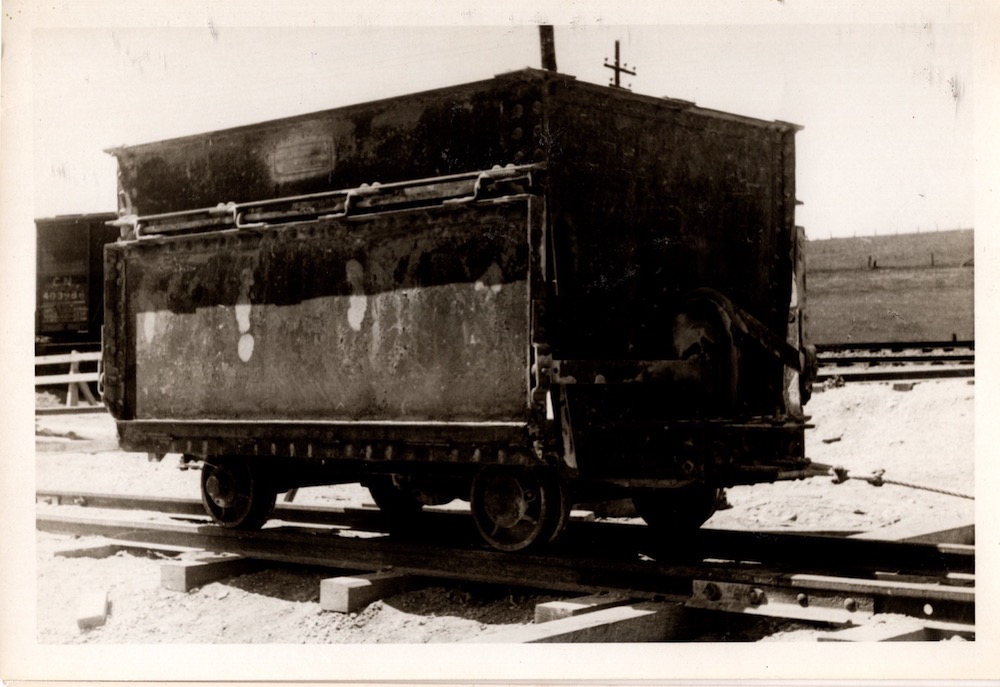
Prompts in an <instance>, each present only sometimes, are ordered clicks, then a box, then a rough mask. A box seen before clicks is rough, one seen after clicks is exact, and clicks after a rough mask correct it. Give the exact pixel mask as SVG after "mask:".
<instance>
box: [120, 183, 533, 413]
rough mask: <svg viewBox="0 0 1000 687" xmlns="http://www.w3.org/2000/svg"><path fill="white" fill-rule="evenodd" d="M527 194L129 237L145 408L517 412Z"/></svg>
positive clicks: (524, 386) (138, 383)
mask: <svg viewBox="0 0 1000 687" xmlns="http://www.w3.org/2000/svg"><path fill="white" fill-rule="evenodd" d="M528 214H529V209H528V201H527V200H526V199H524V198H521V199H519V200H513V201H508V202H504V203H497V204H489V205H478V206H475V205H452V206H443V207H437V208H433V209H424V210H419V211H417V210H411V211H405V212H398V213H391V214H387V215H377V216H375V215H373V216H370V217H366V218H363V219H355V220H319V221H315V222H307V223H301V224H296V225H288V226H285V227H278V228H257V229H242V230H240V231H238V232H216V233H212V234H202V235H197V236H190V237H184V236H182V237H176V238H169V239H166V238H164V239H144V240H139V241H135V242H132V243H130V244H128V245H125V246H123V247H121V249H120V255H121V261H122V262H124V264H125V268H124V284H125V285H126V288H125V292H124V295H123V296H122V298H123V299H124V305H125V315H124V316H125V322H126V323H127V326H125V327H124V328H125V329H126V330H127V332H123V333H122V334H120V336H124V341H125V346H126V351H127V354H126V355H127V361H126V363H125V367H126V373H127V374H126V377H127V379H128V382H129V383H128V384H127V385H126V389H125V390H124V394H125V401H126V405H127V407H128V409H129V410H128V411H127V414H128V415H129V416H131V417H134V418H135V419H139V420H142V419H176V420H193V419H216V420H248V419H258V420H281V421H323V420H341V421H343V420H350V421H394V422H418V421H518V420H523V419H525V418H526V417H527V415H528V413H529V397H528V392H529V390H528V383H529V379H528V376H527V374H526V369H527V367H528V359H529V332H528V324H529V319H528V318H529V302H528V291H529V287H528V278H529V277H528V261H529V249H528V232H529V228H528Z"/></svg>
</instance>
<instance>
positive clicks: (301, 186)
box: [103, 70, 815, 550]
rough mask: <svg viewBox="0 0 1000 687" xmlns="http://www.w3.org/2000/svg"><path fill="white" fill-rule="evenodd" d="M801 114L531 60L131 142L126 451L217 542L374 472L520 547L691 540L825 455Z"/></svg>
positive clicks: (122, 406) (122, 377)
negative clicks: (575, 519) (203, 514)
mask: <svg viewBox="0 0 1000 687" xmlns="http://www.w3.org/2000/svg"><path fill="white" fill-rule="evenodd" d="M796 128H797V127H795V126H794V125H791V124H786V123H783V122H767V121H761V120H756V119H750V118H746V117H739V116H734V115H730V114H724V113H720V112H715V111H710V110H706V109H702V108H698V107H696V106H694V105H693V104H692V103H688V102H684V101H679V100H671V99H666V98H653V97H646V96H641V95H635V94H633V93H631V92H628V91H625V90H622V89H617V88H609V87H599V86H593V85H589V84H585V83H581V82H578V81H576V80H575V79H574V78H572V77H569V76H566V75H561V74H556V73H553V72H547V71H539V70H524V71H518V72H513V73H509V74H504V75H501V76H497V77H495V78H493V79H489V80H485V81H482V82H478V83H472V84H467V85H462V86H456V87H449V88H444V89H440V90H435V91H430V92H424V93H418V94H414V95H409V96H404V97H399V98H394V99H391V100H384V101H378V102H371V103H365V104H360V105H356V106H351V107H344V108H340V109H335V110H329V111H325V112H319V113H316V114H310V115H304V116H299V117H294V118H289V119H282V120H278V121H270V122H265V123H261V124H255V125H251V126H245V127H240V128H235V129H230V130H225V131H217V132H212V133H207V134H202V135H196V136H190V137H186V138H180V139H174V140H169V141H163V142H157V143H149V144H145V145H136V146H128V147H123V148H118V149H115V150H113V151H111V152H112V154H113V155H114V156H115V157H116V158H117V160H118V165H119V184H120V193H119V196H120V199H121V208H120V218H119V220H118V224H119V225H120V226H121V227H122V231H123V235H124V237H125V238H123V239H122V240H121V241H119V242H118V243H116V244H112V245H109V246H108V247H107V249H106V251H105V263H106V264H105V269H106V282H105V284H106V286H105V288H106V290H105V304H106V315H105V325H104V357H103V375H104V377H103V384H104V399H105V402H106V404H107V406H108V408H109V409H110V412H111V413H112V415H113V416H114V418H115V419H116V421H117V426H118V434H119V438H120V441H121V444H122V446H123V447H124V448H125V449H127V450H132V451H141V452H152V453H181V454H185V455H186V456H187V458H189V459H193V460H200V461H203V466H202V498H203V501H204V503H205V506H206V509H207V510H208V512H209V513H210V514H211V515H212V516H213V518H214V519H215V521H216V522H218V523H219V524H221V525H223V526H227V527H237V528H255V527H259V526H261V525H262V524H263V523H264V522H265V520H266V519H267V517H268V514H269V513H270V511H271V509H272V508H273V506H274V503H275V497H276V494H277V493H281V492H283V491H286V490H289V489H293V488H296V487H301V486H307V485H321V484H334V483H346V482H361V483H362V484H364V485H366V486H367V487H368V488H369V489H370V491H371V493H372V496H373V498H374V500H375V502H376V503H377V504H378V505H379V507H380V508H381V509H382V510H384V511H386V513H387V514H388V515H389V516H390V519H391V521H393V522H397V523H410V524H412V523H414V522H418V521H419V520H418V518H417V517H416V516H417V514H418V511H419V510H420V508H421V507H422V506H424V505H433V504H440V503H444V502H447V501H450V500H452V499H455V498H459V499H468V500H469V501H470V504H471V510H472V515H473V519H474V521H475V523H476V526H477V528H478V530H479V532H480V533H481V535H482V536H483V538H484V539H485V540H486V541H487V542H488V543H489V544H490V545H492V546H494V547H496V548H499V549H502V550H519V549H523V548H526V547H529V546H534V545H541V544H544V543H546V542H548V541H551V540H553V539H554V538H555V537H556V536H557V535H558V534H559V532H560V531H561V530H562V529H563V527H564V525H565V522H566V519H567V514H568V512H569V509H570V507H571V505H572V504H574V503H580V502H588V503H589V502H595V501H601V500H618V499H625V498H630V499H632V501H633V502H634V504H635V507H636V510H637V511H638V513H639V514H640V515H641V516H642V517H643V518H644V519H645V520H646V521H647V522H648V523H650V525H652V526H654V527H656V528H660V529H662V530H663V532H664V536H669V535H670V534H672V533H674V532H678V531H683V530H685V529H691V528H696V527H698V526H699V525H701V523H703V522H704V521H705V520H706V519H707V518H708V517H709V516H710V515H711V513H712V512H713V509H714V508H715V506H716V500H717V495H718V491H719V489H720V488H723V487H727V486H732V485H739V484H752V483H757V482H765V481H774V480H778V479H793V478H798V477H801V476H803V475H804V473H805V472H806V471H807V469H808V460H807V459H805V457H804V438H803V435H804V429H805V426H806V424H805V422H806V418H805V417H804V416H803V414H802V404H803V402H804V401H805V400H806V398H807V396H808V393H809V387H810V383H811V380H812V378H813V376H814V373H815V365H814V356H812V355H811V353H810V350H809V348H808V347H807V346H806V344H805V342H804V340H803V316H804V314H803V309H802V304H803V297H804V275H803V256H802V245H803V237H802V232H801V230H800V229H798V228H796V226H795V224H794V208H795V204H796V201H795V184H794V170H795V161H794V135H795V131H796Z"/></svg>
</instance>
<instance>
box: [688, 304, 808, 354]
mask: <svg viewBox="0 0 1000 687" xmlns="http://www.w3.org/2000/svg"><path fill="white" fill-rule="evenodd" d="M697 298H704V299H705V300H709V301H712V302H713V303H715V304H716V305H718V306H719V307H720V308H722V309H723V310H724V311H725V313H726V314H727V315H728V316H729V318H730V319H731V320H732V323H733V324H734V325H735V327H736V330H737V331H738V332H739V333H740V334H743V335H744V336H746V337H749V338H750V339H751V340H753V341H754V342H756V343H757V345H759V346H761V347H762V348H763V349H764V350H766V351H767V352H768V353H770V354H771V355H773V356H774V357H775V358H777V359H778V360H780V361H781V362H782V363H783V364H784V365H785V366H786V367H789V368H791V369H793V370H795V371H796V372H803V371H805V370H806V356H807V353H806V352H805V351H801V350H799V349H797V348H795V347H794V346H791V345H789V344H788V342H787V341H785V340H784V339H783V338H781V337H780V336H778V335H777V334H775V333H774V332H773V331H771V329H770V328H769V327H768V326H767V325H766V324H764V323H763V322H761V321H760V320H758V319H757V318H756V317H754V316H753V315H751V314H750V313H748V312H747V311H746V310H744V309H743V308H741V307H740V306H738V305H736V304H735V303H733V302H732V301H731V300H729V299H728V298H726V297H725V296H723V295H722V294H721V293H719V292H718V291H716V290H715V289H709V288H701V289H696V290H694V291H692V292H691V293H690V294H689V299H690V300H694V299H697Z"/></svg>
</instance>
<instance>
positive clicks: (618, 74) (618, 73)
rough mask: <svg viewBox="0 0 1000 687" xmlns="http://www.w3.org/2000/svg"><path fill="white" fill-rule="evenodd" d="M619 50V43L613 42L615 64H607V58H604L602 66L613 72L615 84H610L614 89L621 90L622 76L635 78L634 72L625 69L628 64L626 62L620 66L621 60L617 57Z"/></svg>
mask: <svg viewBox="0 0 1000 687" xmlns="http://www.w3.org/2000/svg"><path fill="white" fill-rule="evenodd" d="M619 49H620V44H619V41H615V63H614V64H608V58H606V57H605V58H604V66H605V67H607V68H608V69H611V70H614V72H615V82H614V83H613V84H612V85H613V86H614V87H615V88H621V87H622V74H631V75H632V76H635V72H634V71H633V70H631V69H626V67H628V63H627V62H626V63H625V64H624V65H623V64H621V60H620V57H619Z"/></svg>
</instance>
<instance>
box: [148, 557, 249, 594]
mask: <svg viewBox="0 0 1000 687" xmlns="http://www.w3.org/2000/svg"><path fill="white" fill-rule="evenodd" d="M261 565H262V563H261V561H257V560H254V559H252V558H243V557H242V556H231V555H221V556H212V557H210V558H201V559H198V560H193V561H169V562H167V563H164V564H163V565H161V566H160V586H161V587H163V588H164V589H169V590H171V591H175V592H189V591H191V590H192V589H195V588H197V587H203V586H205V585H206V584H208V583H210V582H215V581H216V580H221V579H225V578H227V577H234V576H236V575H245V574H246V573H249V572H255V571H257V570H259V569H260V568H261Z"/></svg>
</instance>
